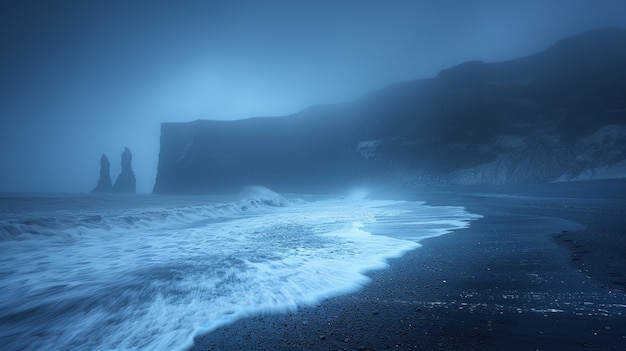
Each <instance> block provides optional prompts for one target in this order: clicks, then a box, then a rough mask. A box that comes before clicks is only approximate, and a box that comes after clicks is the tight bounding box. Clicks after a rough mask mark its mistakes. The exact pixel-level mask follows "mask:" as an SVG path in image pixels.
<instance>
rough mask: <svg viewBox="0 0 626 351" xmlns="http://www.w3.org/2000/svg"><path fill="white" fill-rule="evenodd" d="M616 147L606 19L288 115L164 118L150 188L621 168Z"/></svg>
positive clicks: (552, 174) (484, 177)
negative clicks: (552, 40)
mask: <svg viewBox="0 0 626 351" xmlns="http://www.w3.org/2000/svg"><path fill="white" fill-rule="evenodd" d="M625 145H626V31H625V30H622V29H602V30H596V31H592V32H588V33H584V34H581V35H578V36H575V37H571V38H567V39H564V40H561V41H559V42H557V43H556V44H555V45H553V46H552V47H550V48H548V49H547V50H545V51H543V52H540V53H537V54H534V55H531V56H528V57H523V58H520V59H516V60H512V61H507V62H499V63H485V62H479V61H473V62H467V63H463V64H460V65H458V66H455V67H452V68H450V69H447V70H444V71H442V72H440V73H439V74H438V75H437V76H436V77H434V78H430V79H422V80H415V81H408V82H404V83H399V84H395V85H392V86H389V87H386V88H384V89H382V90H380V91H376V92H374V93H371V94H369V95H367V96H364V97H362V98H360V99H358V100H357V101H354V102H352V103H347V104H340V105H321V106H314V107H311V108H308V109H305V110H303V111H301V112H299V113H297V114H295V115H292V116H284V117H264V118H250V119H245V120H237V121H215V120H199V121H195V122H189V123H163V124H162V126H161V150H160V155H159V166H158V174H157V178H156V183H155V185H154V192H155V193H207V192H229V191H232V190H235V189H239V188H241V187H242V186H246V185H253V184H260V185H265V186H269V187H272V188H274V189H276V190H278V191H310V190H333V188H337V189H339V188H342V187H345V186H348V185H354V184H359V183H364V184H367V183H393V184H401V185H407V186H414V185H424V184H437V185H441V184H525V183H545V182H553V181H570V180H584V179H602V178H619V177H624V176H626V147H625ZM114 189H115V187H114Z"/></svg>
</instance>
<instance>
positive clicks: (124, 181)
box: [113, 147, 136, 194]
mask: <svg viewBox="0 0 626 351" xmlns="http://www.w3.org/2000/svg"><path fill="white" fill-rule="evenodd" d="M132 159H133V155H132V154H131V153H130V150H129V149H128V147H125V148H124V152H122V172H121V173H120V175H119V176H117V179H116V180H115V185H113V192H115V193H130V194H134V193H135V192H136V180H135V173H134V172H133V167H132V164H131V163H132Z"/></svg>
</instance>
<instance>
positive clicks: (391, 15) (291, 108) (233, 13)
mask: <svg viewBox="0 0 626 351" xmlns="http://www.w3.org/2000/svg"><path fill="white" fill-rule="evenodd" d="M607 26H617V27H622V28H626V1H621V0H601V1H592V0H558V1H556V0H555V1H550V0H524V1H505V0H501V1H495V0H484V1H479V0H477V1H466V0H458V1H452V0H450V1H442V0H432V1H427V0H422V1H420V0H414V1H409V0H407V1H384V0H381V1H358V0H353V1H339V0H327V1H297V0H284V1H261V0H258V1H173V0H172V1H158V0H154V1H148V0H145V1H138V0H136V1H115V0H99V1H98V0H90V1H82V0H76V1H63V0H58V1H46V0H41V1H20V0H15V1H13V0H9V1H3V2H0V45H1V51H0V191H5V192H6V191H51V192H88V191H90V190H91V189H92V188H93V187H94V186H95V185H96V183H97V180H98V175H99V159H100V155H101V154H102V153H106V154H107V155H108V156H109V159H110V161H111V177H112V179H113V181H115V178H116V177H117V175H118V173H119V171H120V154H121V153H122V151H123V149H124V146H128V147H129V148H130V149H131V151H132V152H133V167H134V170H135V174H136V176H137V189H138V191H139V192H144V193H147V192H150V191H151V189H152V186H153V184H154V180H155V176H156V167H157V162H158V152H159V134H160V123H161V122H175V121H181V122H183V121H191V120H195V119H199V118H206V119H238V118H246V117H253V116H271V115H288V114H292V113H295V112H297V111H299V110H301V109H304V108H306V107H307V106H309V105H313V104H318V103H334V102H344V101H350V100H352V99H354V98H356V97H358V96H359V95H361V94H363V93H366V92H369V91H372V90H376V89H379V88H381V87H383V86H385V85H387V84H390V83H394V82H398V81H404V80H411V79H418V78H429V77H432V76H434V75H436V74H437V72H438V71H439V70H441V69H444V68H447V67H450V66H452V65H455V64H459V63H462V62H464V61H467V60H484V61H488V62H494V61H503V60H508V59H513V58H517V57H520V56H526V55H529V54H532V53H535V52H538V51H541V50H543V49H545V48H547V47H549V46H550V45H551V44H552V43H554V42H555V41H556V40H558V39H561V38H564V37H566V36H570V35H574V34H578V33H581V32H584V31H587V30H591V29H595V28H601V27H607Z"/></svg>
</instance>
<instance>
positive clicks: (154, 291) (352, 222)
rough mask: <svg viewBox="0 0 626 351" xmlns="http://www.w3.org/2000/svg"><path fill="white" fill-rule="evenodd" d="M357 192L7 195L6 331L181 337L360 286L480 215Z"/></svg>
mask: <svg viewBox="0 0 626 351" xmlns="http://www.w3.org/2000/svg"><path fill="white" fill-rule="evenodd" d="M362 195H363V192H360V194H359V192H356V193H355V194H353V195H352V196H346V197H339V196H315V197H311V196H305V195H291V196H288V197H283V196H281V195H278V194H276V193H273V192H271V191H269V190H267V189H262V188H256V189H253V190H250V191H249V192H248V194H246V195H245V196H243V197H241V198H235V197H232V196H225V197H220V198H217V197H208V196H189V197H155V196H152V197H149V196H138V197H127V196H65V195H64V196H43V197H32V196H12V197H3V198H1V199H0V251H1V252H2V257H0V343H2V345H3V349H5V350H39V349H47V350H50V349H51V350H68V349H72V350H112V349H116V350H121V349H123V350H176V349H180V350H182V349H185V348H186V347H189V346H190V345H191V344H192V340H193V337H194V335H198V334H199V333H206V332H209V331H211V330H213V329H215V328H217V327H219V326H221V325H224V324H227V323H231V322H233V321H235V320H237V319H239V318H242V317H246V316H249V315H254V314H259V313H275V312H285V311H293V310H294V309H295V308H296V307H297V306H301V305H310V304H315V303H317V302H319V301H320V300H322V299H324V298H328V297H330V296H334V295H337V294H342V293H347V292H351V291H354V290H357V289H359V288H360V287H361V286H363V285H364V284H366V283H367V282H368V281H369V279H368V278H367V276H365V275H364V273H366V272H367V271H370V270H372V269H380V268H384V267H385V266H386V259H388V258H391V257H398V256H401V255H402V254H403V253H404V252H406V251H408V250H412V249H415V248H417V247H418V246H419V244H418V241H419V240H420V239H423V238H425V237H430V236H437V235H442V234H444V233H447V232H449V231H451V230H454V229H458V228H463V227H465V226H467V225H469V221H470V220H471V219H475V218H478V217H479V216H477V215H473V214H470V213H468V212H466V211H465V210H464V209H463V208H461V207H432V206H426V205H424V203H422V202H418V201H383V200H368V199H367V198H366V197H364V196H362ZM238 196H242V195H238Z"/></svg>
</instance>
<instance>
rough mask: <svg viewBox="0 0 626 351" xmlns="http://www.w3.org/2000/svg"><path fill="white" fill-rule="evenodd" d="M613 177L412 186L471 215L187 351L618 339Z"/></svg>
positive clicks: (623, 313) (618, 220) (624, 327)
mask: <svg viewBox="0 0 626 351" xmlns="http://www.w3.org/2000/svg"><path fill="white" fill-rule="evenodd" d="M623 184H626V182H624V181H622V182H593V183H586V184H582V183H579V184H574V185H573V186H572V185H560V186H556V187H554V188H553V190H554V191H552V193H551V192H550V191H546V190H545V189H539V190H538V192H539V193H533V191H532V190H537V188H541V187H534V188H533V187H528V188H527V189H523V188H520V189H521V190H515V189H513V190H511V189H500V190H501V191H500V193H499V194H494V193H489V194H487V193H486V192H485V191H481V190H480V189H478V190H477V189H470V190H468V191H464V192H462V193H459V192H452V191H436V192H430V193H424V194H419V195H416V197H418V196H421V197H422V198H423V200H425V201H426V203H427V204H430V205H460V206H464V207H465V208H466V209H467V210H468V211H469V212H471V213H475V214H480V215H482V216H483V218H482V219H479V220H475V221H472V222H471V224H470V227H469V228H466V229H460V230H456V231H454V232H452V233H449V234H446V235H443V236H439V237H434V238H428V239H425V240H423V241H421V242H420V244H422V247H420V248H418V249H416V250H413V251H410V252H407V253H406V254H405V255H404V256H402V257H400V258H396V259H390V260H388V263H389V267H388V268H386V269H383V270H377V271H372V272H369V273H368V274H367V276H368V277H369V278H370V279H371V282H370V283H369V284H367V285H366V286H365V287H364V288H363V289H361V290H359V291H357V292H355V293H352V294H348V295H341V296H337V297H333V298H329V299H327V300H324V301H322V302H320V303H319V304H318V305H316V306H308V307H307V306H304V307H300V308H298V310H297V311H296V312H295V313H288V314H275V315H261V316H254V317H250V318H246V319H243V320H239V321H237V322H235V323H233V324H231V325H228V326H225V327H222V328H220V329H218V330H215V331H213V332H211V333H209V334H206V335H203V336H199V337H197V338H196V340H195V345H194V346H193V348H191V350H194V351H197V350H236V349H242V350H244V349H245V350H281V349H282V350H305V349H317V350H343V349H346V350H384V349H419V350H492V349H508V350H536V349H539V350H558V349H563V350H575V349H589V348H591V349H594V348H595V349H601V350H613V349H615V350H622V349H626V294H625V293H624V291H625V290H626V289H625V288H626V280H625V279H624V276H623V275H622V274H623V273H622V272H626V263H624V262H623V260H624V257H623V256H624V255H623V254H622V253H623V252H625V251H624V249H626V239H625V238H624V228H625V226H624V224H625V223H626V219H625V218H626V216H624V208H626V200H624V199H623V198H620V197H621V194H620V193H616V192H615V189H617V190H621V189H623V187H622V185H623ZM607 188H608V189H607ZM464 190H467V189H464ZM622 192H623V190H622ZM517 193H521V195H519V194H517ZM579 193H580V194H579ZM583 193H585V194H592V195H593V194H596V195H593V196H587V197H585V196H582V195H581V194H583ZM511 194H512V196H510V195H511ZM525 194H530V195H525ZM598 194H600V195H598ZM597 196H603V198H601V199H598V198H597Z"/></svg>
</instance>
